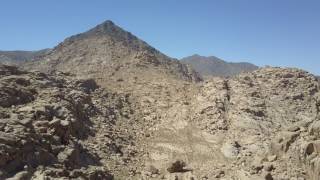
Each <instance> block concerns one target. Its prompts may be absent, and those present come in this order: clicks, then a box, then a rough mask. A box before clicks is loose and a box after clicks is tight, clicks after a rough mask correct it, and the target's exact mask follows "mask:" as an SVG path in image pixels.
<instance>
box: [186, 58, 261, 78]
mask: <svg viewBox="0 0 320 180" xmlns="http://www.w3.org/2000/svg"><path fill="white" fill-rule="evenodd" d="M181 62H182V63H184V64H188V65H190V66H191V67H192V68H194V69H195V70H196V71H197V72H199V73H200V74H201V75H202V76H204V77H205V76H222V77H226V76H235V75H238V74H240V73H241V72H252V71H254V70H256V69H258V66H256V65H253V64H250V63H246V62H241V63H231V62H226V61H224V60H221V59H219V58H217V57H214V56H210V57H205V56H199V55H193V56H189V57H185V58H182V59H181Z"/></svg>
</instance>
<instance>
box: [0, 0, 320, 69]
mask: <svg viewBox="0 0 320 180" xmlns="http://www.w3.org/2000/svg"><path fill="white" fill-rule="evenodd" d="M107 19H109V20H112V21H114V22H115V23H116V24H118V25H119V26H121V27H123V28H124V29H126V30H128V31H130V32H132V33H133V34H135V35H137V36H138V37H140V38H141V39H143V40H145V41H146V42H148V43H149V44H151V45H152V46H154V47H156V48H157V49H159V50H160V51H162V52H164V53H165V54H167V55H169V56H171V57H176V58H181V57H184V56H188V55H192V54H200V55H206V56H207V55H214V56H217V57H220V58H222V59H225V60H228V61H248V62H252V63H255V64H257V65H260V66H262V65H266V64H268V65H273V66H291V67H292V66H294V67H299V68H303V69H306V70H308V71H310V72H312V73H316V74H320V1H319V0H1V2H0V49H1V50H17V49H22V50H36V49H42V48H48V47H54V46H55V45H57V44H58V43H59V42H60V41H62V40H63V39H65V38H66V37H68V36H70V35H73V34H76V33H80V32H83V31H85V30H87V29H89V28H91V27H93V26H95V25H96V24H99V23H101V22H103V21H105V20H107Z"/></svg>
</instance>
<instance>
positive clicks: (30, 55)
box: [0, 49, 50, 65]
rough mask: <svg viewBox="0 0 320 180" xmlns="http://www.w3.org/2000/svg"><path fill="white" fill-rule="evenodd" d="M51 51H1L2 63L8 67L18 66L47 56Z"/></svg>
mask: <svg viewBox="0 0 320 180" xmlns="http://www.w3.org/2000/svg"><path fill="white" fill-rule="evenodd" d="M49 50H50V49H43V50H39V51H0V63H2V64H7V65H18V64H20V63H23V62H26V61H28V60H32V59H34V58H36V57H41V56H43V55H45V54H46V53H47V52H48V51H49Z"/></svg>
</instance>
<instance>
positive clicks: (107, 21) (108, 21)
mask: <svg viewBox="0 0 320 180" xmlns="http://www.w3.org/2000/svg"><path fill="white" fill-rule="evenodd" d="M100 25H103V26H114V25H115V24H114V22H112V21H111V20H106V21H104V22H103V23H101V24H100Z"/></svg>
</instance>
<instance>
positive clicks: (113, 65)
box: [24, 21, 199, 90]
mask: <svg viewBox="0 0 320 180" xmlns="http://www.w3.org/2000/svg"><path fill="white" fill-rule="evenodd" d="M24 67H25V68H26V69H32V70H40V71H43V72H52V71H62V72H68V73H72V74H75V75H77V76H78V77H83V78H88V77H90V78H94V79H97V80H98V82H99V83H101V84H106V85H108V86H109V87H110V84H113V85H117V84H123V86H125V87H126V88H125V89H127V88H128V87H135V86H136V84H135V82H136V81H147V82H150V81H151V82H159V80H160V79H162V80H163V79H165V78H164V77H167V78H169V79H171V78H173V79H184V80H187V81H190V80H191V81H192V80H195V81H198V80H199V77H198V76H197V74H196V73H195V71H193V70H192V69H191V68H189V67H188V66H186V65H184V64H182V63H180V61H179V60H177V59H173V58H170V57H168V56H166V55H164V54H163V53H161V52H160V51H158V50H156V49H155V48H153V47H151V46H150V45H149V44H147V43H146V42H144V41H143V40H141V39H139V38H138V37H136V36H135V35H133V34H131V33H130V32H128V31H125V30H123V29H122V28H120V27H119V26H117V25H115V24H114V23H113V22H112V21H105V22H103V23H101V24H99V25H97V26H96V27H94V28H92V29H90V30H88V31H86V32H84V33H80V34H77V35H74V36H71V37H69V38H67V39H66V40H64V41H63V42H62V43H60V44H59V45H58V46H56V47H55V48H53V49H52V50H51V51H50V52H49V53H48V54H47V55H46V56H44V57H42V58H39V59H38V60H35V61H32V62H30V63H26V64H24ZM151 79H152V80H151ZM115 82H117V83H115ZM120 82H122V83H120ZM131 83H132V86H131V85H129V84H131ZM116 89H117V90H119V87H116Z"/></svg>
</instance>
